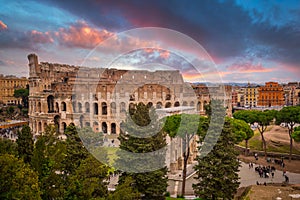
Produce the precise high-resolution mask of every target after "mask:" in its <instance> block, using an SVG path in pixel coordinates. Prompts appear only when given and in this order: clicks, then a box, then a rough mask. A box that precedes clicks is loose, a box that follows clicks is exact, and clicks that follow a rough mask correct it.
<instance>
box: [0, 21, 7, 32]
mask: <svg viewBox="0 0 300 200" xmlns="http://www.w3.org/2000/svg"><path fill="white" fill-rule="evenodd" d="M5 29H7V25H6V24H4V22H3V21H1V20H0V30H5Z"/></svg>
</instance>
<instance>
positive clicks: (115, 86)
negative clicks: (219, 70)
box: [28, 54, 198, 134]
mask: <svg viewBox="0 0 300 200" xmlns="http://www.w3.org/2000/svg"><path fill="white" fill-rule="evenodd" d="M28 60H29V68H30V77H29V85H30V95H29V117H30V126H31V128H32V130H33V133H35V134H38V133H41V132H43V131H44V129H45V127H46V125H47V124H56V125H57V127H58V129H59V132H61V133H63V131H64V129H65V128H66V126H68V125H69V124H70V123H74V124H75V125H78V126H91V127H92V128H93V129H94V130H95V131H99V132H103V133H105V134H119V132H120V126H119V125H120V122H121V121H122V120H124V119H125V117H126V116H125V113H126V111H127V110H128V108H129V106H131V105H132V104H135V103H138V102H143V103H144V104H148V105H149V106H154V107H155V108H170V107H179V106H190V107H194V108H195V109H196V106H197V101H198V99H197V97H196V95H195V92H194V91H193V89H192V87H191V86H190V84H188V83H185V82H184V81H183V78H182V76H181V74H180V73H179V71H155V72H149V71H141V70H130V71H128V70H117V69H105V68H85V67H77V66H68V65H63V64H53V63H46V62H42V63H39V62H38V58H37V56H36V55H35V54H30V55H29V56H28Z"/></svg>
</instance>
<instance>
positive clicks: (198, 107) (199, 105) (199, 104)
mask: <svg viewBox="0 0 300 200" xmlns="http://www.w3.org/2000/svg"><path fill="white" fill-rule="evenodd" d="M200 110H201V102H200V101H198V104H197V111H200Z"/></svg>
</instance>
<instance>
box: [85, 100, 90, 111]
mask: <svg viewBox="0 0 300 200" xmlns="http://www.w3.org/2000/svg"><path fill="white" fill-rule="evenodd" d="M84 107H85V112H86V113H89V112H90V103H89V102H85V104H84Z"/></svg>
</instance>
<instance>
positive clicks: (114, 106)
mask: <svg viewBox="0 0 300 200" xmlns="http://www.w3.org/2000/svg"><path fill="white" fill-rule="evenodd" d="M110 113H111V114H115V113H116V103H115V102H111V103H110Z"/></svg>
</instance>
